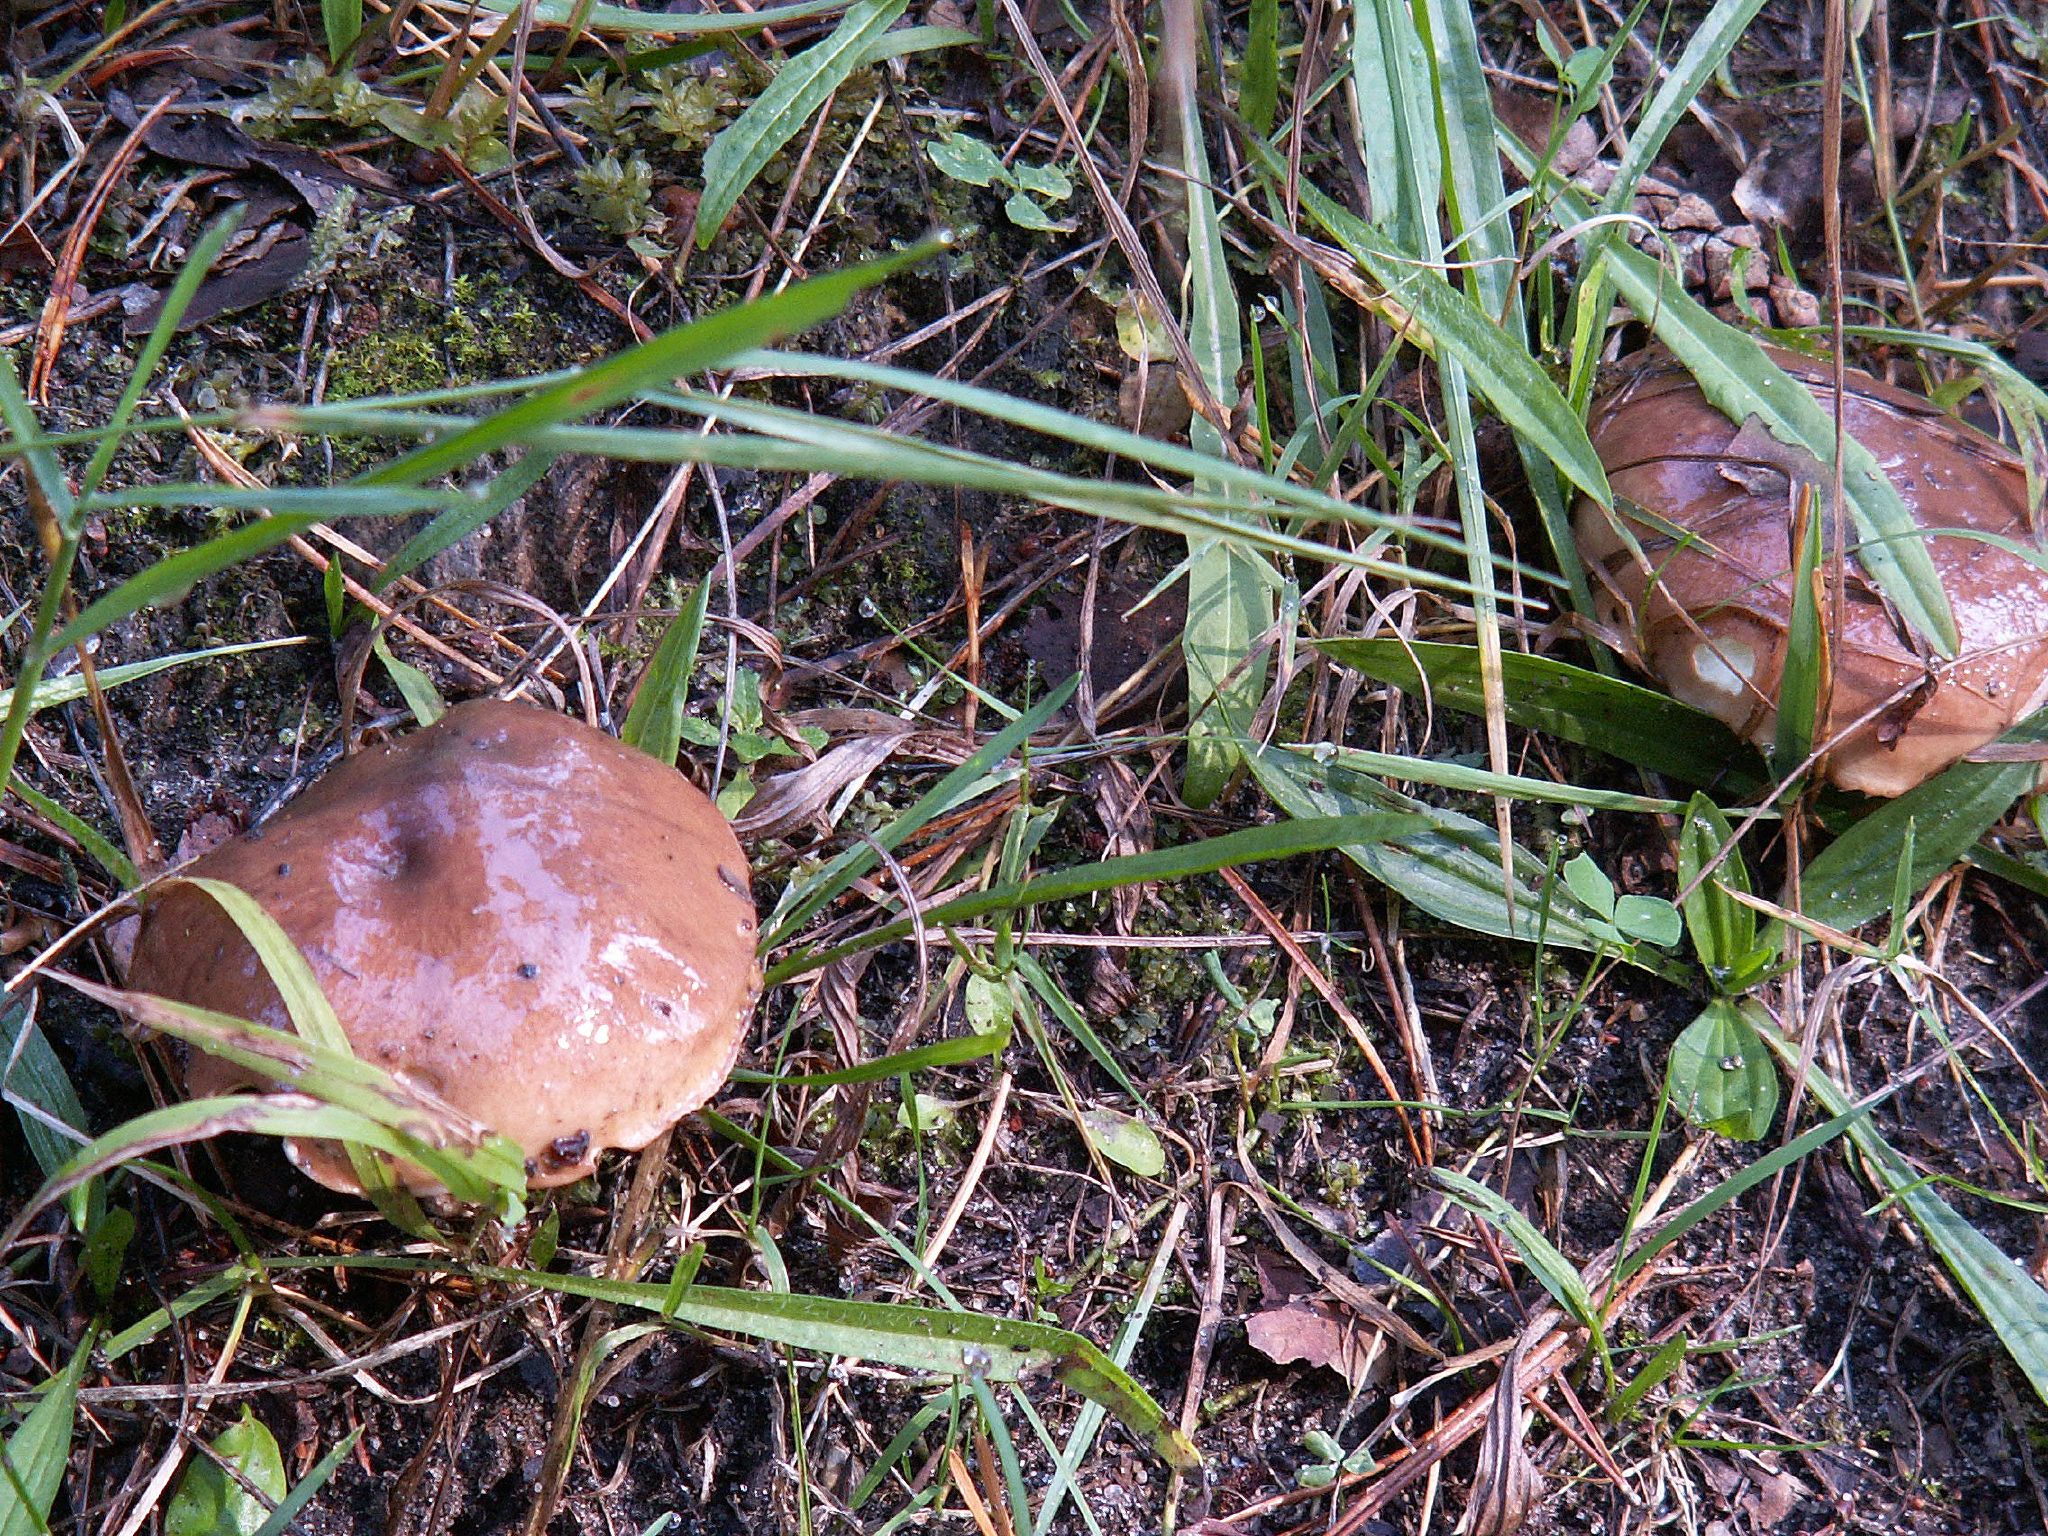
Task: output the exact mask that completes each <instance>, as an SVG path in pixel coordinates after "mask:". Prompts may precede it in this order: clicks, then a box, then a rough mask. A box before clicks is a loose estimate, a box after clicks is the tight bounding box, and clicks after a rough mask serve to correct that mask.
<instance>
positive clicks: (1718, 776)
mask: <svg viewBox="0 0 2048 1536" xmlns="http://www.w3.org/2000/svg"><path fill="white" fill-rule="evenodd" d="M1318 647H1319V649H1321V650H1322V651H1324V652H1325V653H1326V654H1327V655H1329V656H1330V657H1331V658H1332V659H1333V660H1335V661H1338V662H1341V663H1343V664H1344V665H1345V666H1347V667H1353V668H1356V669H1357V670H1358V671H1360V672H1363V673H1364V674H1365V675H1366V676H1367V677H1371V678H1375V679H1377V680H1378V681H1380V682H1383V683H1392V684H1393V685H1394V686H1396V687H1398V688H1403V689H1406V690H1407V691H1408V692H1410V693H1413V694H1416V695H1417V696H1418V697H1421V696H1427V697H1428V698H1429V699H1430V700H1432V701H1433V702H1434V703H1435V704H1436V706H1437V707H1438V708H1446V707H1447V708H1450V709H1455V710H1458V711H1459V712H1460V713H1463V714H1470V715H1478V714H1483V713H1484V711H1485V696H1484V693H1483V692H1482V690H1481V688H1480V682H1479V654H1478V652H1477V651H1476V650H1474V649H1473V648H1472V647H1470V646H1462V645H1440V644H1436V643H1433V642H1418V643H1415V644H1407V645H1404V644H1403V643H1402V642H1400V641H1398V640H1324V641H1319V642H1318ZM1501 668H1502V676H1503V678H1504V680H1505V682H1506V688H1507V698H1506V703H1507V714H1508V719H1509V720H1510V721H1512V722H1513V723H1514V724H1516V725H1519V726H1522V727H1523V728H1524V729H1527V730H1538V731H1544V732H1547V733H1549V734H1551V735H1553V736H1559V737H1562V738H1563V739H1564V740H1566V741H1575V742H1577V743H1578V744H1579V745H1580V746H1584V747H1592V748H1593V749H1595V750H1596V751H1600V752H1605V753H1607V754H1608V755H1609V756H1610V757H1617V758H1619V759H1621V761H1623V762H1625V763H1632V764H1634V765H1635V766H1636V767H1638V768H1644V769H1647V770H1649V771H1650V772H1652V773H1668V774H1670V775H1671V776H1672V777H1673V778H1677V779H1683V780H1684V781H1685V782H1686V783H1688V784H1716V783H1718V784H1721V785H1724V786H1725V787H1727V788H1728V789H1730V790H1732V791H1733V792H1734V793H1736V794H1738V795H1745V794H1749V793H1753V792H1757V791H1761V790H1763V789H1766V788H1768V787H1769V785H1770V782H1771V780H1770V776H1769V774H1768V773H1767V772H1766V771H1765V769H1764V766H1763V764H1762V763H1761V762H1760V761H1759V760H1758V759H1757V756H1756V754H1755V753H1754V752H1753V751H1751V750H1750V749H1749V747H1747V746H1746V745H1744V744H1743V742H1742V741H1741V740H1740V739H1739V738H1737V737H1736V735H1735V734H1734V733H1733V732H1732V731H1730V730H1729V729H1728V728H1727V727H1726V726H1724V725H1722V724H1721V722H1720V721H1718V720H1716V719H1714V718H1713V717H1712V716H1711V715H1704V714H1701V713H1700V712H1699V711H1698V710H1696V709H1691V708H1688V707H1687V706H1686V705H1684V704H1681V703H1679V702H1678V701H1677V700H1676V699H1674V698H1672V697H1670V696H1669V695H1668V694H1662V693H1658V692H1656V691H1655V690H1653V689H1649V688H1644V687H1641V686H1639V685H1637V684H1635V683H1627V682H1623V681H1621V680H1620V679H1619V678H1612V677H1603V676H1601V675H1600V674H1599V673H1597V672H1589V671H1587V670H1586V669H1585V668H1583V667H1575V666H1572V665H1571V664H1569V663H1568V662H1562V661H1553V660H1552V659H1551V658H1549V657H1547V656H1529V655H1524V654H1521V653H1518V652H1509V653H1507V654H1505V655H1503V656H1502V657H1501Z"/></svg>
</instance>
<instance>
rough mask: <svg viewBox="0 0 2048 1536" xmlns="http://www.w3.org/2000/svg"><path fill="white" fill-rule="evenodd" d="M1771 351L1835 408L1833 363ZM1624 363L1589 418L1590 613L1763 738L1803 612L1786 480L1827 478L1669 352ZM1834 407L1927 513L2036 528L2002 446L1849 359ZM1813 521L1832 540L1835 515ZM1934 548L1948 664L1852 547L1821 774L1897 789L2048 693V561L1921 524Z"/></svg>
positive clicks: (1580, 515) (1693, 698)
mask: <svg viewBox="0 0 2048 1536" xmlns="http://www.w3.org/2000/svg"><path fill="white" fill-rule="evenodd" d="M1769 350H1770V352H1771V357H1772V359H1773V361H1775V362H1776V363H1777V364H1778V366H1779V367H1781V368H1783V369H1784V370H1785V371H1786V372H1787V373H1788V374H1790V375H1791V376H1792V377H1793V378H1794V379H1795V380H1797V381H1798V382H1799V383H1801V384H1803V385H1804V386H1805V387H1806V388H1807V389H1808V390H1809V391H1810V392H1811V393H1812V394H1813V395H1814V397H1815V398H1816V399H1817V400H1819V401H1820V402H1821V404H1822V406H1823V408H1826V409H1829V410H1832V404H1831V402H1832V399H1833V393H1832V383H1831V372H1830V370H1829V369H1828V368H1827V367H1826V366H1825V365H1824V364H1816V363H1813V362H1810V361H1808V360H1807V359H1804V358H1801V357H1798V356H1796V355H1795V354H1793V353H1789V352H1784V351H1781V350H1778V349H1776V348H1772V349H1769ZM1620 373H1621V375H1622V381H1621V383H1620V384H1619V385H1618V386H1617V387H1615V388H1613V389H1612V390H1610V391H1609V392H1608V393H1607V394H1605V395H1604V396H1602V397H1601V398H1600V399H1599V400H1597V401H1596V402H1595V403H1594V406H1593V411H1592V415H1591V418H1590V420H1589V421H1588V423H1587V428H1588V431H1589V432H1590V434H1591V436H1592V439H1593V446H1594V448H1595V450H1596V451H1597V452H1598V453H1599V455H1600V459H1601V462H1602V463H1603V464H1605V465H1606V467H1607V477H1608V482H1609V484H1610V485H1611V486H1612V487H1613V489H1614V494H1615V498H1616V507H1617V510H1616V512H1614V513H1612V514H1610V513H1608V512H1606V511H1604V510H1603V509H1601V508H1600V507H1598V506H1596V505H1595V504H1593V503H1592V502H1591V501H1588V500H1586V499H1584V498H1581V499H1580V502H1579V505H1578V509H1577V512H1576V514H1575V517H1574V522H1573V529H1574V533H1575V535H1576V541H1577V543H1578V546H1579V553H1580V555H1581V556H1582V558H1583V559H1584V560H1585V562H1586V566H1587V570H1588V572H1589V574H1590V576H1591V578H1592V581H1593V585H1594V597H1595V603H1596V607H1597V610H1598V616H1599V618H1600V619H1601V621H1602V622H1603V623H1604V624H1606V625H1607V626H1608V627H1609V629H1610V630H1612V631H1614V632H1616V633H1617V634H1618V635H1619V636H1621V637H1622V639H1623V641H1624V643H1626V644H1627V645H1628V646H1629V647H1630V648H1631V650H1632V656H1631V659H1632V660H1634V661H1635V663H1636V664H1637V665H1638V666H1640V667H1642V668H1643V670H1645V671H1647V672H1649V673H1650V674H1652V675H1653V676H1655V677H1656V678H1658V679H1659V680H1660V681H1662V682H1663V684H1664V685H1665V686H1666V687H1667V688H1669V689H1670V690H1671V692H1672V693H1673V694H1674V695H1676V696H1677V697H1678V698H1680V699H1682V700H1684V701H1685V702H1686V703H1688V704H1691V705H1693V706H1694V707H1696V708H1698V709H1702V710H1704V711H1706V712H1707V713H1708V714H1711V715H1714V716H1716V717H1717V718H1719V719H1721V720H1722V721H1724V722H1726V723H1727V724H1728V725H1729V726H1731V727H1732V728H1733V729H1734V730H1736V731H1737V732H1738V733H1740V734H1741V735H1743V736H1746V737H1747V738H1748V739H1750V740H1751V741H1753V742H1756V743H1758V744H1759V745H1761V746H1765V747H1768V746H1769V745H1770V744H1771V741H1772V738H1773V735H1774V733H1775V730H1776V724H1777V697H1778V681H1779V677H1780V674H1781V672H1782V669H1783V666H1784V660H1785V646H1786V639H1787V634H1788V631H1789V626H1790V621H1791V612H1792V583H1793V556H1792V520H1793V508H1794V506H1795V505H1796V497H1795V490H1796V488H1797V487H1798V486H1799V485H1802V484H1814V485H1817V486H1818V487H1820V491H1821V494H1820V496H1819V498H1818V500H1817V502H1816V505H1817V506H1818V507H1820V508H1822V509H1825V507H1826V505H1827V491H1826V487H1827V485H1828V483H1829V480H1830V478H1831V475H1830V472H1829V471H1828V470H1827V469H1825V468H1824V467H1823V466H1821V465H1819V464H1817V463H1815V462H1814V461H1813V460H1811V459H1810V458H1806V457H1805V456H1804V455H1802V454H1800V453H1798V452H1797V451H1796V450H1793V449H1791V448H1788V447H1787V446H1785V445H1784V444H1782V443H1780V442H1778V441H1777V440H1776V439H1775V438H1773V437H1772V436H1771V435H1770V433H1769V432H1768V431H1767V430H1766V429H1765V428H1764V427H1763V426H1761V425H1760V424H1759V423H1756V422H1751V423H1749V424H1747V425H1745V426H1740V427H1738V426H1737V425H1736V424H1735V423H1733V422H1731V421H1729V419H1728V418H1727V417H1726V416H1724V415H1723V414H1722V413H1721V412H1720V411H1719V410H1717V409H1716V408H1715V407H1714V406H1713V405H1712V404H1711V403H1710V402H1709V401H1708V400H1707V398H1706V396H1705V395H1704V394H1702V393H1701V392H1700V389H1699V386H1698V385H1697V384H1696V383H1694V382H1693V379H1692V377H1691V375H1690V374H1688V373H1687V372H1686V371H1685V369H1684V368H1683V367H1682V366H1680V365H1679V364H1678V363H1677V362H1676V361H1675V360H1674V359H1673V358H1671V357H1670V356H1669V355H1667V354H1664V353H1661V352H1654V351H1653V352H1650V353H1639V354H1637V355H1636V357H1635V358H1633V359H1631V360H1625V361H1624V362H1623V363H1622V364H1621V367H1620ZM1843 423H1844V425H1845V426H1846V427H1847V429H1848V431H1849V434H1850V435H1851V436H1852V437H1854V438H1855V439H1856V440H1857V441H1858V442H1860V443H1861V444H1863V446H1864V447H1866V448H1868V449H1869V450H1870V452H1871V454H1872V455H1873V456H1874V457H1875V458H1876V459H1877V461H1878V463H1879V464H1880V465H1881V466H1882V467H1883V468H1884V470H1885V472H1886V473H1887V474H1888V475H1889V476H1890V478H1891V481H1892V484H1893V485H1894V486H1895V487H1896V488H1897V490H1898V493H1899V495H1900V497H1901V499H1902V500H1903V501H1904V502H1905V504H1906V508H1907V510H1908V511H1909V512H1910V513H1911V515H1912V517H1913V520H1914V521H1915V522H1916V523H1917V524H1919V526H1921V527H1923V528H1930V529H1935V528H1964V529H1972V530H1975V531H1977V532H1981V533H1990V534H1996V535H1999V536H2001V537H2004V538H2008V539H2014V540H2020V541H2024V542H2025V543H2027V544H2029V545H2031V544H2033V543H2034V530H2033V524H2032V521H2031V519H2030V518H2029V516H2028V505H2027V478H2026V470H2025V467H2024V466H2023V465H2022V464H2021V462H2020V460H2019V459H2018V458H2017V457H2016V456H2015V455H2014V454H2013V453H2012V452H2011V451H2009V450H2008V449H2006V448H2005V447H2003V446H2002V445H2000V444H1999V443H1997V442H1995V441H1993V440H1992V439H1991V438H1988V437H1986V436H1984V435H1983V434H1982V433H1979V432H1976V431H1973V430H1972V429H1971V428H1969V427H1966V426H1963V425H1962V424H1961V423H1959V422H1957V421H1955V420H1954V419H1952V418H1951V417H1949V416H1947V415H1945V414H1944V413H1943V412H1941V411H1940V410H1939V409H1937V408H1936V407H1935V406H1934V405H1933V404H1931V403H1930V402H1928V401H1926V400H1924V399H1921V398H1920V397H1919V396H1917V395H1911V394H1908V393H1906V392H1905V391H1903V390H1900V389H1895V388H1893V387H1892V386H1890V385H1888V384H1884V383H1881V382H1880V381H1879V380H1877V379H1874V378H1872V377H1871V376H1870V375H1869V374H1866V373H1863V372H1860V371H1858V370H1856V369H1847V370H1845V377H1844V400H1843ZM1644 514H1647V516H1645V515H1644ZM1617 522H1618V523H1619V524H1620V527H1621V528H1625V529H1626V530H1627V533H1628V534H1629V535H1630V536H1631V537H1632V538H1633V539H1634V541H1635V543H1636V545H1637V546H1638V548H1639V550H1640V553H1638V551H1637V549H1631V548H1630V547H1629V542H1628V540H1627V539H1624V538H1623V537H1622V534H1621V532H1620V531H1619V530H1618V528H1617ZM1660 524H1669V525H1670V526H1671V527H1672V528H1675V529H1677V530H1680V531H1682V532H1683V533H1685V534H1688V535H1690V539H1689V540H1680V539H1678V538H1674V537H1673V536H1672V533H1671V532H1669V531H1667V529H1666V528H1665V527H1663V526H1660ZM1822 526H1823V537H1824V538H1825V537H1826V536H1827V531H1828V530H1827V519H1826V517H1825V513H1824V511H1823V525H1822ZM1850 536H1851V538H1852V539H1853V537H1854V533H1853V529H1852V530H1851V534H1850ZM1927 550H1928V553H1929V555H1930V556H1931V557H1932V559H1933V561H1934V565H1935V568H1936V570H1937V571H1938V572H1939V573H1940V576H1941V581H1942V585H1943V587H1944V589H1945V590H1946V591H1947V593H1948V600H1949V605H1950V608H1951V609H1952V611H1953V612H1954V615H1955V621H1956V627H1957V631H1958V633H1959V634H1960V636H1961V640H1962V645H1961V648H1960V650H1959V651H1958V653H1957V656H1956V658H1955V660H1954V661H1953V663H1948V662H1942V661H1939V660H1938V659H1936V660H1933V661H1931V662H1930V659H1929V658H1927V657H1926V656H1925V654H1924V648H1922V647H1920V646H1918V645H1917V644H1916V643H1915V642H1914V640H1913V638H1912V637H1911V636H1910V635H1909V634H1908V633H1907V632H1906V630H1905V629H1904V628H1903V626H1902V625H1901V624H1900V622H1899V621H1898V620H1897V618H1896V616H1895V615H1894V614H1893V613H1892V612H1891V611H1890V609H1889V608H1888V606H1887V605H1886V604H1885V602H1884V601H1883V599H1882V598H1881V596H1880V595H1879V593H1878V591H1877V588H1876V587H1875V585H1874V584H1873V583H1872V582H1871V581H1870V580H1869V579H1868V578H1867V577H1866V576H1865V575H1864V573H1863V572H1862V570H1861V568H1860V567H1859V566H1858V565H1857V563H1856V561H1855V558H1854V556H1853V553H1852V555H1851V557H1850V559H1849V560H1848V561H1847V562H1846V573H1847V580H1846V589H1845V601H1844V603H1843V611H1842V613H1841V614H1840V615H1838V616H1835V622H1836V623H1837V625H1838V628H1837V629H1836V630H1835V633H1836V634H1837V635H1838V643H1837V644H1836V645H1835V646H1834V648H1833V651H1832V655H1831V672H1832V685H1831V695H1830V699H1829V706H1828V709H1827V712H1826V715H1825V717H1824V718H1823V719H1822V721H1821V722H1819V728H1818V730H1817V732H1816V737H1815V740H1816V742H1817V743H1818V742H1821V741H1825V740H1830V739H1832V738H1833V737H1835V736H1836V735H1837V734H1838V733H1839V734H1841V737H1842V739H1841V740H1840V741H1839V742H1837V743H1836V744H1835V745H1834V746H1833V748H1832V750H1831V752H1830V754H1829V756H1828V759H1827V774H1828V777H1829V778H1831V779H1832V780H1833V781H1834V782H1835V783H1837V784H1839V785H1841V786H1842V787H1844V788H1846V789H1855V790H1861V791H1863V792H1864V793H1866V794H1873V795H1896V794H1899V793H1901V792H1903V791H1905V790H1907V789H1910V788H1912V787H1913V786H1914V785H1915V784H1918V783H1920V782H1921V781H1922V780H1923V779H1926V778H1928V777H1929V776H1930V775H1932V774H1935V773H1938V772H1940V771H1941V770H1942V769H1943V768H1946V767H1947V766H1948V765H1949V764H1951V763H1953V762H1955V761H1956V760H1957V759H1958V758H1960V757H1962V756H1963V755H1964V754H1965V753H1968V752H1970V751H1972V750H1974V749H1975V748H1977V747H1980V746H1982V745H1983V744H1984V743H1986V742H1988V741H1991V740H1994V739H1995V738H1997V737H1998V736H2000V735H2002V734H2003V733H2004V732H2005V731H2006V730H2007V729H2008V728H2009V727H2010V726H2012V725H2013V724H2014V723H2015V722H2016V721H2018V720H2021V719H2023V718H2025V717H2026V716H2027V715H2028V714H2031V713H2032V712H2033V711H2034V710H2035V709H2037V708H2039V707H2040V706H2041V704H2042V702H2043V700H2044V698H2048V573H2044V572H2043V571H2041V570H2040V569H2038V568H2037V567H2035V566H2033V565H2031V564H2029V563H2028V562H2027V561H2025V560H2023V559H2021V558H2020V557H2019V556H2017V555H2014V554H2011V553H2008V552H2007V551H2005V550H2002V549H1998V548H1995V547H1994V546H1992V545H1989V544H1986V543H1983V542H1981V541H1978V540H1975V539H1962V538H1939V537H1936V538H1930V539H1929V540H1928V541H1927ZM1824 558H1825V557H1824Z"/></svg>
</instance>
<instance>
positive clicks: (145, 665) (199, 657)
mask: <svg viewBox="0 0 2048 1536" xmlns="http://www.w3.org/2000/svg"><path fill="white" fill-rule="evenodd" d="M305 643H306V642H305V641H304V640H302V639H300V638H299V637H298V636H297V635H286V636H285V637H283V638H282V639H279V640H245V641H243V642H242V643H241V644H239V645H210V646H207V647H206V648H205V649H204V650H198V651H173V652H171V653H170V654H169V655H167V656H152V657H150V658H149V659H148V660H147V661H124V662H122V663H121V664H120V665H119V666H113V667H102V668H100V669H99V671H98V672H97V673H96V674H95V675H96V676H97V678H98V680H99V685H100V687H102V688H118V687H120V686H121V685H122V684H123V683H137V682H140V681H142V679H143V678H145V677H154V676H155V675H156V674H157V673H159V672H169V671H173V670H175V669H176V668H178V667H186V666H190V665H192V664H193V663H194V662H200V661H218V660H220V659H222V658H224V657H228V656H248V655H253V654H254V653H255V652H257V651H279V650H289V649H290V648H291V647H293V646H299V645H304V644H305ZM84 697H85V679H84V678H83V677H82V676H80V675H79V674H77V673H75V672H74V673H72V674H71V675H69V676H67V677H46V678H44V679H43V680H42V681H41V682H39V683H37V684H36V687H35V694H34V697H33V698H32V699H31V701H30V703H29V708H30V710H32V711H33V710H43V709H54V708H56V707H57V706H58V705H59V704H70V703H73V702H75V701H77V700H79V699H82V698H84ZM13 703H14V690H13V689H12V688H0V709H7V708H10V707H11V706H12V705H13ZM15 787H16V788H19V787H20V786H19V785H17V786H15Z"/></svg>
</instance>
